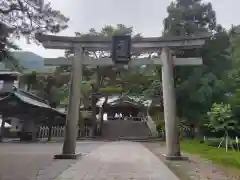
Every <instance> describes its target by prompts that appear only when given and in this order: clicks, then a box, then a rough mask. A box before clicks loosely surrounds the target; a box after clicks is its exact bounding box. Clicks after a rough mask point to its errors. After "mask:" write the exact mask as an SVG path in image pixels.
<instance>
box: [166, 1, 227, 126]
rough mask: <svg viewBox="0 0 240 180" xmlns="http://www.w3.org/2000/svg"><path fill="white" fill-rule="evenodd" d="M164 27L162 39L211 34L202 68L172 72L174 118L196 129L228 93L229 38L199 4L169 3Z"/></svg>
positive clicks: (209, 10)
mask: <svg viewBox="0 0 240 180" xmlns="http://www.w3.org/2000/svg"><path fill="white" fill-rule="evenodd" d="M164 24H165V32H164V35H165V36H171V35H191V34H197V33H202V32H214V34H213V36H212V37H211V39H210V40H208V41H207V43H206V45H205V46H204V48H203V50H202V52H201V55H202V57H203V63H204V65H202V66H199V67H175V70H174V74H175V77H174V79H175V86H176V94H177V104H178V109H177V112H178V116H179V117H180V118H183V119H186V120H187V124H189V125H194V126H195V127H198V126H199V125H200V124H201V120H202V119H203V118H204V116H205V115H206V113H207V112H208V111H210V109H211V107H212V104H213V103H214V102H216V103H219V102H222V101H225V100H226V97H225V94H226V93H227V92H229V88H228V87H227V86H226V84H225V82H227V81H228V73H227V72H228V71H229V70H230V69H231V58H230V53H229V50H228V49H229V45H230V40H229V36H228V33H227V32H226V31H225V30H224V29H223V28H222V27H221V26H220V25H217V24H216V15H215V12H214V10H213V9H212V5H211V3H203V1H201V0H197V1H188V0H178V1H176V2H173V3H171V4H170V6H169V7H168V17H166V19H165V21H164ZM186 97H187V100H186Z"/></svg>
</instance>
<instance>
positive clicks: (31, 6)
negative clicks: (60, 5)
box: [0, 0, 69, 39]
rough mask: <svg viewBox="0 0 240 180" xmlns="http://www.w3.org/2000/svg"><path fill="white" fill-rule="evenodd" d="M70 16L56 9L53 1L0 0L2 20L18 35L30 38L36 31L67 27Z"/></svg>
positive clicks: (49, 30) (0, 18)
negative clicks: (53, 6) (52, 5)
mask: <svg viewBox="0 0 240 180" xmlns="http://www.w3.org/2000/svg"><path fill="white" fill-rule="evenodd" d="M68 20H69V19H68V18H67V17H65V16H64V15H63V14H62V13H61V12H60V11H58V10H54V9H53V8H52V7H51V3H45V2H44V0H2V1H1V2H0V21H1V24H5V25H6V26H8V27H9V28H11V29H12V33H13V34H14V35H15V36H16V37H20V36H21V35H23V36H26V37H27V38H28V39H31V38H33V37H34V35H35V33H39V32H51V33H58V32H59V31H61V30H63V29H65V28H67V24H66V23H67V22H68Z"/></svg>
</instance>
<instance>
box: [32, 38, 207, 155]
mask: <svg viewBox="0 0 240 180" xmlns="http://www.w3.org/2000/svg"><path fill="white" fill-rule="evenodd" d="M36 38H37V39H38V40H39V41H40V42H42V44H43V46H44V47H45V48H48V49H68V50H69V49H70V50H72V51H73V52H74V57H72V58H70V59H66V58H62V57H61V58H47V59H45V65H54V66H60V65H71V66H72V75H71V79H70V83H71V87H70V92H69V93H70V94H69V105H68V112H67V120H66V127H65V128H66V131H65V132H66V133H65V138H64V145H63V150H62V154H61V158H74V157H75V147H76V133H77V129H76V127H77V123H78V117H79V105H80V93H81V92H80V82H81V80H82V66H83V65H88V66H113V65H115V64H114V62H113V61H112V59H111V58H100V59H99V58H92V57H89V56H88V55H86V53H85V52H86V51H95V52H96V51H104V50H105V51H106V50H108V51H109V50H111V47H112V40H111V39H108V38H107V39H104V40H103V39H99V38H98V37H89V38H88V39H86V37H64V36H52V35H43V34H41V35H37V37H36ZM208 38H209V35H208V34H207V35H206V34H204V35H202V36H190V37H186V36H184V37H171V38H164V37H157V38H140V39H137V40H132V52H133V53H134V52H135V51H137V52H139V51H141V52H144V53H152V52H156V53H157V54H158V56H157V57H152V56H149V57H148V58H138V57H135V58H132V59H131V60H130V62H129V63H128V66H141V65H156V66H162V88H163V102H164V120H165V129H166V144H167V154H166V156H167V157H168V158H180V157H181V154H180V143H179V134H178V132H179V131H178V121H177V118H176V98H175V90H174V80H173V65H174V66H191V65H194V66H195V65H201V64H202V58H201V57H195V58H176V56H175V55H174V54H173V51H172V50H176V49H178V50H185V49H194V48H198V49H199V48H201V47H202V46H203V45H204V43H205V40H206V39H208ZM69 155H71V156H69Z"/></svg>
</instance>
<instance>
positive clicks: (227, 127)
mask: <svg viewBox="0 0 240 180" xmlns="http://www.w3.org/2000/svg"><path fill="white" fill-rule="evenodd" d="M208 117H209V121H208V123H206V126H207V127H208V128H210V129H211V130H212V131H214V132H223V133H225V132H228V131H232V130H235V129H236V128H238V127H237V121H236V120H234V119H233V115H232V111H231V107H230V105H229V104H223V103H220V104H217V103H214V104H213V106H212V108H211V112H209V113H208Z"/></svg>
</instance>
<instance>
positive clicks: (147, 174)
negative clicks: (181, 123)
mask: <svg viewBox="0 0 240 180" xmlns="http://www.w3.org/2000/svg"><path fill="white" fill-rule="evenodd" d="M55 180H178V178H177V177H176V176H175V175H174V174H173V173H172V172H171V171H170V170H169V169H168V168H167V166H166V165H165V164H164V163H163V162H161V161H160V159H159V158H158V157H156V156H155V155H154V154H152V153H151V152H150V151H149V150H148V149H147V148H145V147H144V146H143V145H141V144H140V143H136V142H128V141H118V142H112V143H108V144H105V145H103V146H101V147H99V148H97V149H95V150H93V151H92V152H91V153H90V154H88V155H86V156H83V157H82V158H81V159H79V161H78V162H77V163H76V164H74V165H72V166H71V167H70V168H68V169H67V170H65V171H64V172H63V173H61V174H60V176H59V177H57V178H56V179H55Z"/></svg>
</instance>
